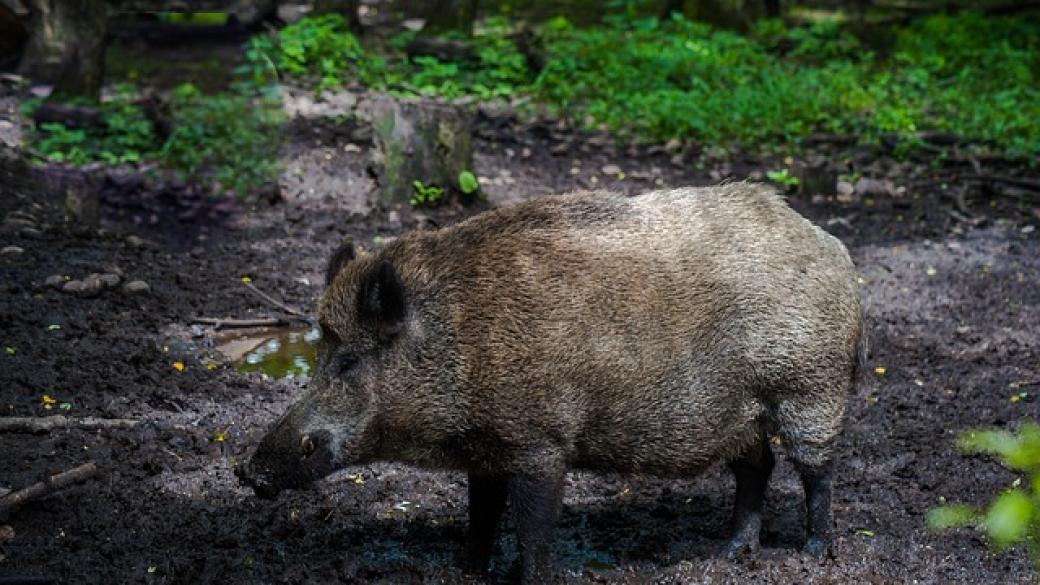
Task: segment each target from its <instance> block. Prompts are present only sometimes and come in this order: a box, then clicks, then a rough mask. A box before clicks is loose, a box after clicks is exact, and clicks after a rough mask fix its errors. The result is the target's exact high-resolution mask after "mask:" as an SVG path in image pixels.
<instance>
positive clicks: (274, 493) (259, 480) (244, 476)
mask: <svg viewBox="0 0 1040 585" xmlns="http://www.w3.org/2000/svg"><path fill="white" fill-rule="evenodd" d="M235 476H236V477H238V481H239V483H241V484H242V485H244V486H248V487H251V488H253V492H254V493H256V496H257V497H258V498H262V499H264V500H273V499H275V498H277V497H278V494H279V493H280V492H281V490H280V489H279V488H278V486H276V485H274V482H272V481H271V479H270V477H269V476H268V475H267V474H263V473H257V472H256V470H255V469H254V468H253V464H252V463H250V462H246V463H240V464H239V465H237V466H236V467H235Z"/></svg>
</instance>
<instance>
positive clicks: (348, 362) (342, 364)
mask: <svg viewBox="0 0 1040 585" xmlns="http://www.w3.org/2000/svg"><path fill="white" fill-rule="evenodd" d="M357 362H358V359H357V356H356V355H354V354H352V353H341V354H338V355H337V356H336V361H335V365H336V372H337V373H338V374H339V375H340V376H343V375H346V374H347V373H349V372H350V370H352V369H354V366H356V365H357Z"/></svg>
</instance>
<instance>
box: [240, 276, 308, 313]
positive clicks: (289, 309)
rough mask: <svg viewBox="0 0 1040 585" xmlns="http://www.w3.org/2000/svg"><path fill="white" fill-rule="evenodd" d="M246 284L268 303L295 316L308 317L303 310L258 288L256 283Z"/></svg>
mask: <svg viewBox="0 0 1040 585" xmlns="http://www.w3.org/2000/svg"><path fill="white" fill-rule="evenodd" d="M244 284H245V286H246V288H248V289H249V290H251V291H253V293H255V294H256V296H258V297H260V298H261V299H263V300H265V301H267V302H268V303H270V304H271V305H272V306H274V307H275V308H278V309H280V310H282V311H284V312H286V313H288V314H290V315H292V316H294V317H303V318H307V315H306V313H304V312H303V311H301V310H299V309H294V308H292V307H290V306H289V305H286V304H285V303H283V302H282V301H279V300H278V299H276V298H274V297H272V296H271V295H269V294H267V293H265V292H264V291H262V290H260V289H258V288H256V285H254V284H253V283H251V282H246V283H244Z"/></svg>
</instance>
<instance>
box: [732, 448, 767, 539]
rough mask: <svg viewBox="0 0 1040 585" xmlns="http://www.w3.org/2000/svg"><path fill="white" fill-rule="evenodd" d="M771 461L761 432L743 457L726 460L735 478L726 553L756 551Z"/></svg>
mask: <svg viewBox="0 0 1040 585" xmlns="http://www.w3.org/2000/svg"><path fill="white" fill-rule="evenodd" d="M774 464H775V460H774V458H773V450H772V449H770V448H769V439H768V438H767V437H766V436H765V434H764V433H763V434H762V436H761V437H760V438H759V440H758V442H757V443H756V444H755V445H754V446H752V447H751V449H749V450H748V451H747V452H746V453H745V454H744V455H743V456H741V457H740V458H739V459H736V460H733V461H731V462H730V463H729V468H730V469H731V470H732V471H733V475H734V476H735V477H736V479H737V495H736V498H735V499H734V501H733V524H732V526H733V537H732V539H731V540H730V541H729V545H727V547H726V554H727V555H728V556H731V557H732V556H736V555H739V554H742V553H744V552H754V551H756V550H758V544H759V543H758V536H759V532H760V531H761V528H762V505H763V503H764V502H765V497H766V487H767V486H768V485H769V476H770V474H772V473H773V465H774Z"/></svg>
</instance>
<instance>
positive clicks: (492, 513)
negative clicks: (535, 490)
mask: <svg viewBox="0 0 1040 585" xmlns="http://www.w3.org/2000/svg"><path fill="white" fill-rule="evenodd" d="M507 492H508V480H507V478H505V477H499V476H488V475H480V474H475V473H470V474H469V535H468V537H467V545H466V548H467V556H468V558H467V562H468V563H469V568H470V570H472V571H473V572H475V573H483V572H484V571H487V568H488V562H489V561H490V560H491V550H492V548H493V547H494V544H495V533H496V530H497V529H498V524H499V520H501V518H502V512H503V511H504V510H505V508H506V494H507Z"/></svg>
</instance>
